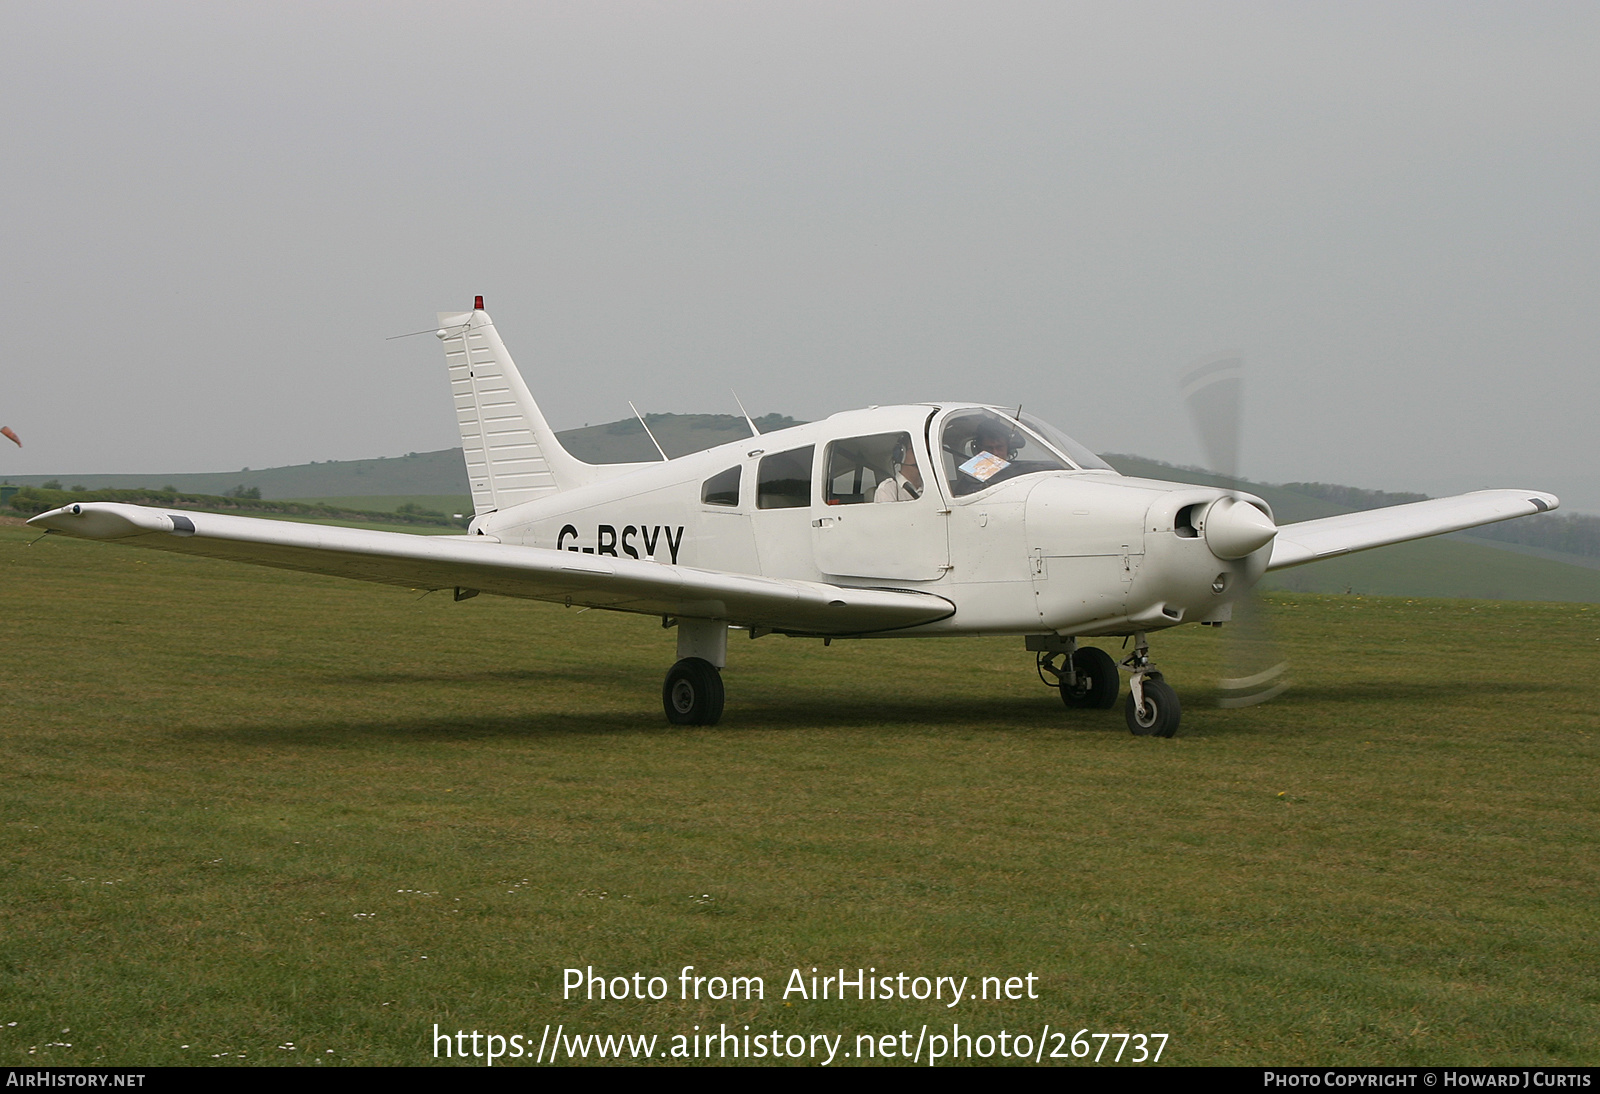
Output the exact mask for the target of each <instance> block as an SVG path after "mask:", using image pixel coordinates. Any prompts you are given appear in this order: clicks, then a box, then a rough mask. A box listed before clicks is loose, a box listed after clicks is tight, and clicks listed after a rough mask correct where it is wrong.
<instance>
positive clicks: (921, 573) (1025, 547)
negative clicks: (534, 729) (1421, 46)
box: [28, 296, 1559, 737]
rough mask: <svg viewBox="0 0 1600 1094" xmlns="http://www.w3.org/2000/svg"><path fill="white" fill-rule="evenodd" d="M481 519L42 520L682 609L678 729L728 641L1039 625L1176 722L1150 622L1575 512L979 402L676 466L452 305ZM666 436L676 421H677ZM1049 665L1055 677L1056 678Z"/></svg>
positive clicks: (493, 586)
mask: <svg viewBox="0 0 1600 1094" xmlns="http://www.w3.org/2000/svg"><path fill="white" fill-rule="evenodd" d="M435 333H436V334H437V336H438V337H439V339H440V340H441V341H442V342H443V343H444V349H445V358H446V361H447V363H448V367H449V374H450V385H451V389H452V391H453V393H454V396H455V404H456V412H457V415H458V417H459V419H460V425H461V440H462V445H463V448H464V451H465V455H466V463H467V472H468V477H469V479H470V482H471V487H472V500H473V508H474V511H475V515H474V517H473V519H472V521H471V524H470V525H469V528H468V532H467V534H466V535H461V536H429V535H408V534H404V533H397V532H378V531H369V530H364V529H356V528H338V527H329V526H324V525H314V524H300V523H294V522H288V521H279V520H263V519H257V518H251V517H237V516H226V515H220V514H215V513H195V512H173V511H169V510H165V509H156V508H149V507H145V506H138V505H124V504H118V503H112V502H84V503H79V504H74V505H69V506H65V507H63V508H60V509H55V510H52V511H50V512H48V513H42V514H40V515H38V516H36V517H34V518H33V519H31V520H30V521H28V523H29V524H31V525H33V526H34V527H38V528H44V529H46V530H48V531H50V532H55V533H62V534H65V535H70V536H75V537H79V538H84V539H97V540H110V541H113V542H118V543H127V544H134V545H137V546H141V547H154V548H157V549H160V550H167V551H178V552H182V553H185V554H198V555H208V556H211V557H213V558H223V559H232V560H234V561H239V562H251V563H256V564H258V565H263V566H275V567H280V568H283V569H290V570H303V571H307V572H310V573H319V574H334V575H337V576H341V577H351V578H359V579H361V580H365V581H377V582H384V583H387V584H391V585H401V586H405V587H408V588H414V589H430V590H443V589H452V590H454V594H455V598H456V599H457V600H465V599H468V598H469V597H473V596H477V595H478V594H479V593H492V594H497V595H500V596H513V597H523V598H527V599H532V600H545V601H554V602H556V603H560V604H565V605H567V606H568V607H571V606H572V605H575V604H576V605H582V606H584V607H589V608H606V609H610V610H613V611H625V612H637V613H640V614H647V615H658V616H660V617H661V618H662V623H663V626H669V627H670V626H674V625H675V626H676V628H677V643H678V660H677V663H676V664H674V665H673V666H672V668H671V669H670V670H669V671H668V673H667V676H666V681H665V683H664V685H663V687H662V703H663V706H664V707H665V709H666V715H667V720H668V721H670V722H673V723H676V724H680V725H712V724H715V723H716V722H717V721H718V719H719V718H721V716H722V710H723V683H722V674H721V670H722V669H723V668H724V666H725V665H726V663H727V654H728V632H729V630H730V629H735V630H743V631H746V632H747V633H748V634H749V635H750V637H752V638H757V637H760V636H762V635H766V634H772V633H776V634H785V635H790V636H795V637H806V638H821V639H822V640H823V641H824V642H830V641H832V640H833V639H842V638H911V637H918V638H925V637H935V636H940V635H1022V636H1024V638H1025V646H1026V648H1027V649H1028V650H1029V651H1032V652H1034V653H1035V654H1036V659H1037V662H1038V664H1039V667H1040V669H1041V675H1046V674H1048V675H1049V677H1050V679H1052V680H1054V681H1055V685H1054V686H1056V687H1058V688H1059V690H1060V694H1061V698H1062V700H1063V701H1064V702H1065V704H1066V705H1067V706H1068V707H1076V708H1101V709H1105V708H1110V707H1111V706H1113V705H1114V704H1115V702H1116V699H1117V694H1118V681H1119V678H1118V674H1117V670H1118V665H1117V664H1116V663H1115V662H1114V661H1113V659H1112V657H1111V656H1110V655H1109V654H1107V653H1106V652H1105V651H1103V650H1101V649H1099V648H1097V647H1093V646H1080V645H1079V644H1078V640H1079V639H1080V638H1085V637H1106V636H1123V637H1125V636H1132V638H1133V652H1132V655H1131V656H1129V657H1128V658H1127V659H1126V660H1125V661H1123V662H1122V665H1121V668H1122V669H1123V670H1124V671H1126V672H1128V674H1129V676H1130V694H1129V696H1128V700H1127V705H1126V713H1127V724H1128V727H1129V728H1130V729H1131V730H1132V731H1133V732H1134V733H1135V734H1140V735H1157V736H1169V737H1170V736H1171V735H1172V734H1173V733H1174V732H1176V731H1177V728H1178V722H1179V718H1180V704H1179V702H1178V697H1177V695H1176V694H1175V692H1174V691H1173V689H1172V688H1171V686H1170V685H1168V684H1167V683H1166V682H1165V681H1164V680H1163V679H1162V676H1161V673H1160V672H1159V671H1158V670H1157V669H1156V667H1155V665H1154V663H1153V662H1152V661H1151V659H1150V655H1149V645H1148V642H1147V640H1146V635H1147V634H1149V633H1150V632H1152V631H1157V630H1161V629H1163V628H1166V627H1175V626H1177V625H1179V624H1181V623H1193V622H1199V623H1203V624H1220V623H1222V622H1225V621H1227V620H1228V619H1229V618H1230V613H1231V610H1232V606H1233V605H1234V604H1235V602H1237V601H1238V599H1239V598H1240V597H1241V596H1242V595H1243V594H1245V593H1246V592H1247V591H1248V590H1249V589H1250V588H1251V586H1253V585H1254V584H1255V583H1256V582H1257V581H1258V580H1259V579H1260V578H1261V576H1262V575H1263V574H1264V573H1266V572H1268V571H1271V570H1282V569H1285V568H1287V567H1290V566H1300V565H1303V564H1305V563H1308V562H1314V561H1316V560H1318V559H1323V558H1330V557H1333V556H1336V555H1343V554H1348V553H1350V552H1352V551H1362V550H1366V549H1368V548H1372V547H1381V546H1384V545H1386V544H1391V543H1399V542H1402V541H1405V540H1411V539H1419V538H1422V537H1424V536H1432V535H1438V534H1440V533H1443V532H1452V531H1456V530H1459V529H1462V528H1470V527H1474V526H1476V525H1480V524H1488V523H1492V522H1494V521H1500V520H1507V519H1510V518H1513V517H1518V516H1525V515H1530V514H1534V513H1544V512H1549V511H1550V510H1552V509H1555V508H1556V506H1557V505H1558V504H1559V503H1558V501H1557V499H1556V498H1555V497H1554V496H1553V495H1551V494H1546V493H1539V492H1536V491H1531V490H1483V491H1478V492H1476V493H1470V494H1462V495H1459V496H1456V497H1449V498H1436V499H1432V500H1429V501H1422V502H1416V503H1414V504H1410V505H1398V506H1393V507H1391V508H1387V509H1378V510H1371V511H1367V512H1359V513H1351V514H1348V515H1345V516H1336V517H1327V518H1324V519H1321V520H1311V521H1306V522H1304V523H1300V524H1291V525H1287V526H1285V527H1281V528H1280V527H1278V526H1277V525H1275V524H1274V522H1273V518H1272V510H1271V508H1270V507H1269V506H1268V505H1267V503H1266V502H1264V501H1262V500H1261V499H1260V498H1258V497H1255V496H1253V495H1250V494H1244V493H1239V492H1236V491H1228V490H1220V489H1216V488H1213V487H1207V486H1185V485H1181V484H1178V483H1172V482H1162V481H1155V480H1150V479H1137V478H1128V477H1125V476H1123V475H1120V474H1118V473H1117V472H1116V471H1114V470H1112V468H1111V467H1110V466H1109V465H1107V464H1106V463H1105V462H1104V461H1103V460H1101V459H1100V458H1099V457H1097V456H1095V455H1094V454H1093V453H1092V452H1090V451H1088V449H1086V448H1084V447H1083V446H1082V445H1080V444H1078V443H1077V442H1075V441H1073V440H1072V439H1071V438H1069V437H1067V436H1066V435H1065V434H1063V433H1061V432H1060V431H1058V430H1056V429H1055V428H1053V427H1051V426H1049V425H1047V424H1045V423H1044V422H1042V421H1039V420H1038V419H1037V418H1035V417H1033V416H1031V415H1028V414H1023V413H1020V411H1019V412H1012V411H1008V410H1005V409H1002V408H997V407H993V406H984V405H980V404H973V403H916V404H912V405H909V406H874V407H868V408H867V409H865V410H851V411H845V412H843V413H840V414H835V415H833V416H832V417H830V418H827V419H826V420H823V421H819V422H812V423H809V424H807V425H801V426H795V427H792V428H789V429H783V430H779V431H776V432H772V433H767V434H759V433H758V432H757V431H756V428H755V425H754V423H751V425H750V429H751V437H750V439H749V440H744V441H738V442H735V443H730V444H724V445H721V446H719V447H717V448H712V449H709V450H707V451H703V452H696V453H693V454H691V455H688V456H682V457H679V458H678V459H668V458H667V457H666V456H665V454H663V455H662V458H661V460H660V462H655V463H630V464H610V465H596V464H588V463H584V462H582V461H580V460H577V459H575V458H574V457H572V456H571V455H570V454H568V453H567V451H566V450H565V449H563V448H562V447H561V444H560V442H559V441H558V440H557V439H556V436H555V433H554V431H553V430H551V428H550V426H549V424H548V423H547V422H546V421H545V418H544V415H543V414H542V413H541V412H540V410H539V407H538V405H537V404H536V403H535V402H534V400H533V396H532V395H531V394H530V393H529V391H528V388H527V386H526V384H524V382H523V379H522V376H521V374H520V373H519V372H518V371H517V368H516V366H515V365H514V364H513V363H512V360H511V357H510V355H509V354H508V353H507V352H506V348H505V345H504V343H502V342H501V340H500V336H499V334H498V333H497V332H496V331H495V328H494V324H493V322H491V321H490V318H489V316H488V314H487V313H486V312H485V311H484V310H483V298H482V297H481V296H480V297H478V298H477V300H476V303H475V305H474V307H473V309H472V310H471V311H468V312H460V313H440V315H439V329H438V330H437V331H436V332H435ZM652 440H654V438H653V437H652ZM1047 682H1049V681H1048V680H1047Z"/></svg>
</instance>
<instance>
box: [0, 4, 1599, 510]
mask: <svg viewBox="0 0 1600 1094" xmlns="http://www.w3.org/2000/svg"><path fill="white" fill-rule="evenodd" d="M0 10H3V13H4V17H5V26H6V33H5V35H4V36H3V37H0V88H3V110H0V131H3V133H4V138H5V142H4V147H5V150H6V154H5V156H4V158H3V159H0V195H3V198H4V204H3V212H0V216H3V223H4V247H3V249H0V254H3V255H4V261H3V263H0V281H3V283H4V288H5V291H4V292H3V293H0V301H3V304H0V307H3V308H4V318H5V324H4V325H5V329H6V330H8V331H9V332H10V337H9V338H8V339H7V343H6V349H5V351H4V354H3V356H0V362H3V363H0V375H3V377H4V387H3V391H0V423H3V424H7V425H10V426H11V427H12V428H13V429H15V430H17V432H18V433H19V434H21V436H22V438H23V441H24V442H25V444H26V445H27V447H26V448H25V449H23V450H21V451H18V450H16V449H15V448H12V447H11V446H10V445H9V444H7V445H5V446H4V447H3V448H0V476H4V475H5V474H41V473H56V472H59V473H62V474H64V475H70V474H74V473H88V472H94V471H130V472H143V471H149V472H152V473H159V472H164V471H173V472H178V471H212V470H230V469H233V468H238V467H244V466H250V467H265V466H270V465H277V464H285V463H299V462H304V461H306V460H312V459H319V460H320V459H347V458H361V457H370V456H377V455H395V454H400V453H403V452H406V451H411V450H418V451H421V450H428V449H436V448H443V447H447V446H450V445H454V444H458V443H459V438H458V437H457V435H456V433H455V427H454V423H453V420H452V415H451V412H450V404H449V398H448V391H447V387H446V383H445V378H444V366H443V360H442V354H441V352H440V349H439V345H438V343H437V341H435V340H434V339H433V338H431V337H427V336H424V337H419V338H411V339H405V340H400V341H388V342H386V341H385V340H384V339H385V336H387V335H392V334H399V333H403V332H407V331H415V330H420V329H423V328H427V327H431V325H432V324H433V313H434V311H435V310H437V309H440V308H463V307H466V306H469V305H470V303H471V299H472V296H473V294H475V293H482V294H484V295H485V296H487V298H488V305H489V310H490V313H491V314H492V315H493V316H494V319H495V321H496V324H497V325H498V326H499V328H500V330H501V333H502V335H503V336H504V337H505V339H506V341H507V343H508V345H509V346H510V348H511V350H512V353H513V354H514V355H515V356H516V358H517V361H518V363H519V365H520V366H521V368H522V370H523V373H524V375H525V376H526V377H527V378H528V381H529V385H530V386H531V387H532V388H533V390H534V393H535V395H536V397H537V398H539V400H540V402H541V405H542V406H543V407H544V409H545V411H546V413H547V414H548V415H549V417H550V418H551V419H552V421H553V422H554V424H556V426H557V427H558V428H563V427H566V426H572V425H582V424H583V423H585V422H597V421H605V420H610V419H614V418H618V417H622V416H625V415H626V414H627V413H628V408H627V402H626V400H628V399H632V400H633V401H634V402H636V403H638V404H639V406H640V408H641V409H647V410H656V411H708V410H709V411H730V412H731V411H732V410H733V409H734V406H733V400H732V397H731V396H730V395H729V394H728V390H729V388H730V387H733V388H736V389H737V390H738V392H739V394H740V395H741V396H742V397H743V398H744V401H745V403H746V405H748V406H749V407H750V409H751V411H752V412H753V413H765V412H767V411H774V410H775V411H782V412H784V413H788V414H793V415H795V416H797V417H802V418H814V417H820V416H823V415H825V414H828V413H831V412H832V411H835V410H842V409H847V408H851V407H856V406H861V405H865V404H869V403H889V402H902V401H907V402H909V401H917V400H922V399H932V398H965V399H981V400H984V401H993V402H1000V403H1008V404H1015V403H1017V402H1024V403H1026V404H1027V407H1028V409H1030V410H1033V411H1035V412H1037V413H1039V414H1041V415H1043V416H1044V417H1046V418H1049V419H1051V420H1054V421H1055V422H1057V424H1059V425H1061V426H1062V427H1063V428H1064V429H1066V430H1067V431H1068V432H1070V433H1073V434H1075V435H1077V436H1078V437H1079V438H1080V439H1082V440H1083V441H1085V442H1086V443H1088V444H1089V445H1090V446H1092V447H1095V448H1099V449H1101V450H1109V451H1124V452H1137V453H1141V454H1144V455H1148V456H1153V457H1157V458H1160V459H1167V460H1171V461H1174V462H1179V463H1191V462H1192V463H1198V462H1200V461H1201V455H1200V449H1199V446H1198V443H1197V442H1196V441H1195V439H1194V437H1193V436H1192V434H1191V432H1190V429H1189V427H1188V424H1187V421H1186V420H1185V418H1184V414H1183V411H1182V407H1181V405H1180V403H1179V400H1178V395H1177V383H1176V377H1177V374H1178V373H1179V371H1180V370H1181V369H1182V367H1183V366H1184V365H1185V364H1187V363H1188V362H1190V361H1192V360H1193V359H1195V358H1196V357H1198V356H1200V355H1203V354H1206V353H1208V352H1213V351H1216V350H1218V349H1225V348H1231V349H1236V350H1240V351H1242V352H1243V354H1244V356H1245V357H1246V359H1247V361H1248V362H1249V365H1250V369H1251V372H1250V380H1249V383H1250V388H1249V395H1248V402H1247V407H1246V414H1245V420H1246V434H1245V439H1244V444H1243V456H1242V465H1243V471H1244V472H1245V473H1246V474H1248V475H1250V476H1252V477H1254V478H1258V479H1266V480H1270V481H1287V480H1294V479H1316V480H1322V481H1328V482H1343V483H1348V484H1352V485H1358V486H1368V487H1379V488H1388V489H1413V490H1422V491H1426V492H1428V493H1435V494H1437V493H1448V492H1454V491H1459V490H1468V489H1476V488H1481V487H1491V486H1527V487H1537V488H1543V489H1550V490H1553V491H1555V492H1556V493H1558V494H1560V495H1562V497H1563V500H1564V501H1565V502H1566V504H1567V507H1568V508H1569V509H1581V510H1587V511H1590V512H1600V470H1597V463H1600V460H1597V457H1600V430H1596V429H1595V428H1594V426H1593V424H1592V421H1591V419H1592V418H1593V416H1594V412H1595V409H1596V405H1597V403H1600V398H1597V396H1600V379H1597V375H1600V370H1597V368H1596V365H1597V364H1600V211H1597V198H1600V65H1597V64H1596V63H1595V58H1596V57H1600V5H1595V4H1593V3H1583V4H1571V5H1565V4H1544V5H1523V4H1509V3H1507V4H1500V5H1484V4H1471V3H1440V4H1396V3H1392V2H1390V3H1383V4H1371V5H1361V4H1350V3H1337V4H1301V3H1295V4H1290V3H1282V4H1268V5H1259V4H1227V5H1217V4H1199V3H1190V4H1160V5H1137V4H1128V3H1116V4H1109V3H1108V4H1095V5H1079V4H1067V3H1050V4H1037V5H1035V4H1005V3H995V2H988V0H986V2H984V3H966V4H948V3H914V4H913V3H863V2H860V0H853V2H850V3H826V2H820V0H807V2H805V3H793V4H783V3H719V4H692V3H689V4H685V3H672V4H643V3H621V4H597V3H573V4H557V5H550V4H530V3H517V4H470V3H459V2H456V3H451V4H437V3H435V4H415V5H405V4H393V3H384V4H359V3H346V4H337V5H332V4H323V3H318V4H310V3H305V4H292V3H272V4H256V5H248V4H227V5H219V4H209V3H208V4H168V3H141V4H136V5H135V4H121V3H117V4H111V3H106V4H73V3H61V2H52V3H50V4H39V3H34V2H26V3H18V2H7V3H5V4H4V7H3V9H0Z"/></svg>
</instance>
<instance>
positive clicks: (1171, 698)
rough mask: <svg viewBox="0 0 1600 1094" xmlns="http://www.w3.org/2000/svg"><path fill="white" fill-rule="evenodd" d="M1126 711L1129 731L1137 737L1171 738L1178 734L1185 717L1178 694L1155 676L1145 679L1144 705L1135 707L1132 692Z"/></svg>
mask: <svg viewBox="0 0 1600 1094" xmlns="http://www.w3.org/2000/svg"><path fill="white" fill-rule="evenodd" d="M1125 709H1126V711H1127V716H1128V729H1130V730H1131V731H1132V732H1133V735H1134V736H1136V737H1170V736H1172V735H1173V734H1174V733H1176V732H1178V722H1179V720H1180V719H1181V718H1182V717H1183V707H1182V706H1181V705H1180V704H1179V703H1178V693H1177V692H1175V691H1173V690H1172V687H1171V685H1169V684H1168V683H1167V682H1166V681H1165V680H1160V679H1157V678H1155V677H1153V676H1147V677H1145V680H1144V703H1143V704H1141V705H1139V706H1137V707H1135V706H1134V702H1133V693H1132V692H1131V691H1130V692H1129V693H1128V704H1127V707H1126V708H1125Z"/></svg>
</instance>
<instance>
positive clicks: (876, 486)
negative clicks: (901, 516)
mask: <svg viewBox="0 0 1600 1094" xmlns="http://www.w3.org/2000/svg"><path fill="white" fill-rule="evenodd" d="M916 465H917V456H916V450H915V449H913V448H912V447H911V434H909V433H875V434H873V435H872V436H870V437H849V438H846V439H844V440H839V441H834V442H833V443H832V444H830V445H829V446H828V478H827V482H826V485H825V487H824V491H823V498H822V500H823V501H824V502H825V503H827V504H828V505H860V504H861V503H863V502H872V501H901V500H912V499H913V498H915V497H916V496H917V494H919V493H920V487H921V485H922V478H921V476H920V475H919V474H918V473H917V469H916ZM896 472H900V473H901V475H902V478H901V479H900V480H898V482H897V480H896V478H895V474H896ZM908 480H914V485H913V486H912V487H911V490H909V491H908V490H906V489H905V488H904V485H902V484H904V483H906V482H907V481H908ZM886 484H894V485H886ZM880 494H881V495H883V496H882V497H880V496H879V495H880Z"/></svg>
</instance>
